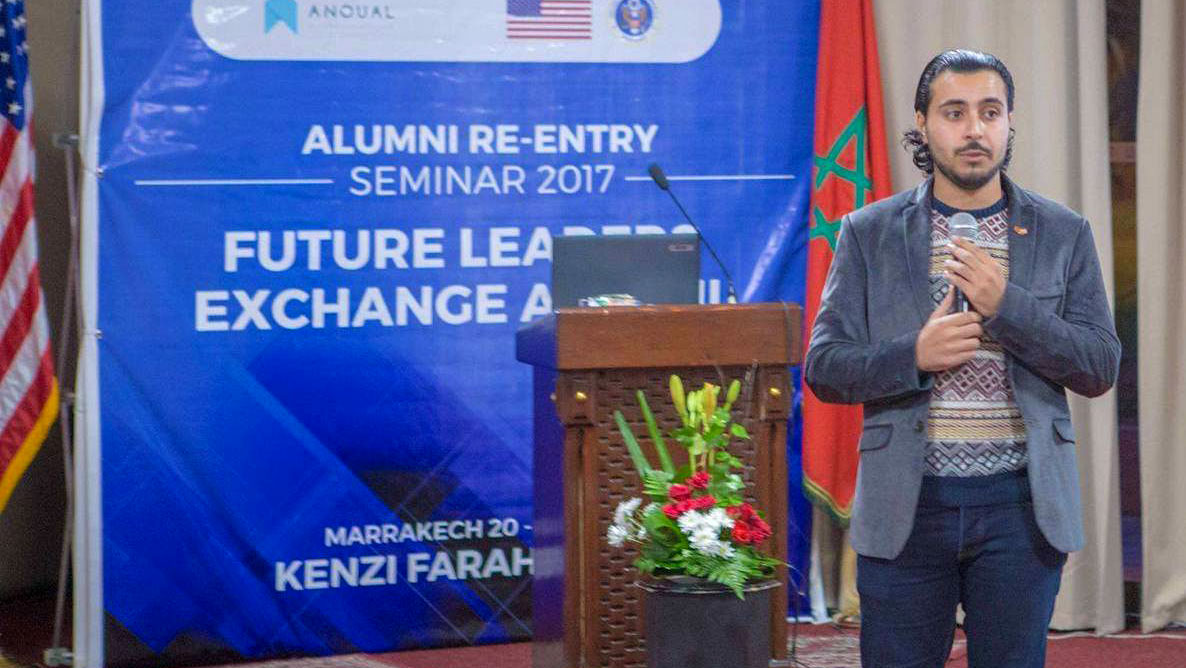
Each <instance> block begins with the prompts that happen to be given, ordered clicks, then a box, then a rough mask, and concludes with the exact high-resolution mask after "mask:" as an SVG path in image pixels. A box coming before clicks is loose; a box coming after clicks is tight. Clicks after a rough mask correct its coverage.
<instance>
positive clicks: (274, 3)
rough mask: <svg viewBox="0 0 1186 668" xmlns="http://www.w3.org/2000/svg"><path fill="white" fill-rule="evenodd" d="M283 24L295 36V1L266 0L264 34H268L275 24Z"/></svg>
mask: <svg viewBox="0 0 1186 668" xmlns="http://www.w3.org/2000/svg"><path fill="white" fill-rule="evenodd" d="M278 23H283V24H284V25H286V26H288V29H289V30H291V31H292V32H293V34H294V35H295V34H296V31H297V2H296V0H268V1H267V2H266V3H265V4H264V32H265V33H269V32H271V31H272V28H275V27H276V24H278Z"/></svg>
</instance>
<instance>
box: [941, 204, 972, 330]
mask: <svg viewBox="0 0 1186 668" xmlns="http://www.w3.org/2000/svg"><path fill="white" fill-rule="evenodd" d="M947 229H948V236H950V237H951V240H952V241H953V242H954V241H955V240H956V239H967V240H969V241H971V242H972V243H976V239H977V237H978V236H979V234H980V223H978V222H976V218H975V217H973V216H972V214H970V213H967V212H964V211H960V212H959V213H957V214H955V215H954V216H952V217H951V218H948V219H947ZM951 289H952V290H953V291H955V305H954V309H955V312H956V313H964V312H966V311H968V310H969V309H970V308H971V306H970V305H969V304H968V298H967V297H966V296H965V295H964V293H962V292H960V290H959V288H957V287H955V286H954V285H953V286H951Z"/></svg>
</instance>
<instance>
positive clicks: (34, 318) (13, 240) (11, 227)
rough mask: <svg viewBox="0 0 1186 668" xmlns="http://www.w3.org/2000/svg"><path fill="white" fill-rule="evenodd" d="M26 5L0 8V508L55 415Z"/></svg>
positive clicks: (55, 388) (18, 1)
mask: <svg viewBox="0 0 1186 668" xmlns="http://www.w3.org/2000/svg"><path fill="white" fill-rule="evenodd" d="M27 22H28V20H27V19H26V18H25V3H24V1H23V0H15V1H13V0H8V1H7V2H4V3H3V4H2V5H0V225H3V232H0V331H3V332H4V333H3V335H0V336H2V338H0V511H2V510H4V506H5V505H7V504H8V498H9V497H10V496H11V495H12V490H13V488H14V487H16V483H17V481H18V480H19V479H20V477H21V474H22V473H24V472H25V469H26V468H28V466H29V462H30V461H32V459H33V455H35V454H37V450H38V449H40V448H41V442H42V441H44V440H45V434H46V432H47V431H49V428H50V425H52V424H53V421H54V418H56V417H57V415H58V382H57V379H56V378H55V377H54V365H53V357H52V356H51V355H50V350H49V322H48V320H47V319H46V317H45V302H44V300H42V298H41V281H40V280H39V278H38V271H37V226H36V223H35V221H34V219H33V132H32V127H33V126H32V118H33V116H32V114H33V109H32V105H33V94H32V90H31V89H30V87H29V58H28V51H29V45H28V44H27V43H26V42H25V36H26V33H25V28H26V24H27Z"/></svg>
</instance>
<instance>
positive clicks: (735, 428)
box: [729, 422, 749, 438]
mask: <svg viewBox="0 0 1186 668" xmlns="http://www.w3.org/2000/svg"><path fill="white" fill-rule="evenodd" d="M729 431H730V432H732V433H733V435H734V436H736V437H737V438H749V432H748V431H746V430H745V427H743V426H741V425H739V424H737V423H736V422H734V423H733V425H732V426H731V427H729Z"/></svg>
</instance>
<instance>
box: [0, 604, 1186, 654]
mask: <svg viewBox="0 0 1186 668" xmlns="http://www.w3.org/2000/svg"><path fill="white" fill-rule="evenodd" d="M52 624H53V601H52V598H49V599H47V598H46V597H44V596H42V597H34V598H30V599H25V600H23V601H13V602H7V603H2V604H0V668H17V667H20V668H25V667H28V668H33V667H34V666H36V667H38V668H40V666H41V652H42V650H43V649H44V648H46V647H48V646H49V644H50V641H51V640H52ZM791 630H792V631H794V630H795V629H794V628H792V629H791ZM797 630H798V643H797V653H798V657H799V658H800V659H801V660H802V661H803V665H805V666H809V667H810V668H855V667H856V666H859V665H860V652H859V649H860V646H859V632H858V631H856V630H852V629H838V628H835V627H833V626H831V625H827V624H824V625H813V624H801V625H799V627H798V629H797ZM233 665H235V666H236V667H237V668H475V667H476V668H531V644H530V643H512V644H507V645H490V646H484V647H462V648H453V649H438V650H420V651H414V652H389V653H384V654H348V655H342V656H332V657H310V658H300V659H285V660H274V661H264V662H253V663H239V664H233ZM967 665H968V662H967V659H966V657H965V645H964V637H963V633H962V632H958V633H957V636H956V641H955V645H954V647H953V648H952V653H951V659H950V660H949V661H948V663H947V668H966V666H967ZM1046 665H1047V668H1082V667H1083V666H1093V665H1098V666H1117V667H1127V666H1140V667H1141V668H1181V667H1182V666H1186V629H1177V630H1169V631H1164V632H1161V633H1156V634H1152V635H1150V636H1142V635H1140V634H1138V633H1137V632H1136V630H1135V629H1134V630H1130V631H1126V632H1124V633H1122V634H1118V635H1114V636H1108V637H1102V638H1097V637H1095V636H1093V635H1091V634H1089V633H1051V634H1050V643H1049V649H1048V650H1047V660H1046ZM224 668H229V667H224Z"/></svg>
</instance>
